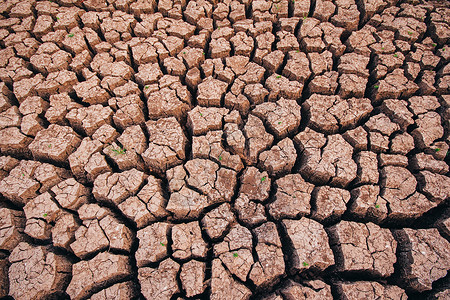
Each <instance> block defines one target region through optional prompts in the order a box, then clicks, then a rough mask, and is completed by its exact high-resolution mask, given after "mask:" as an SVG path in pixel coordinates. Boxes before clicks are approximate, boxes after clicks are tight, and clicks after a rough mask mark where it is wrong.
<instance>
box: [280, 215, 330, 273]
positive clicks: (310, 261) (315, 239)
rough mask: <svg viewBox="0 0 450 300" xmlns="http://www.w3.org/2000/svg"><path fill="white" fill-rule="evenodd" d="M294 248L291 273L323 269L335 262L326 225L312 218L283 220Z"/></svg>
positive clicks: (291, 258)
mask: <svg viewBox="0 0 450 300" xmlns="http://www.w3.org/2000/svg"><path fill="white" fill-rule="evenodd" d="M282 224H283V227H284V229H285V231H286V234H287V236H288V238H289V242H290V244H291V246H290V247H291V248H292V250H291V251H292V256H291V257H290V260H291V263H290V264H291V270H290V272H291V273H298V272H300V273H301V272H304V271H306V270H309V269H312V270H314V271H323V270H325V269H326V268H328V267H329V266H332V265H334V264H335V260H334V256H333V252H332V251H331V248H330V246H328V236H327V234H326V232H325V229H324V227H323V226H322V225H321V224H320V223H318V222H316V221H314V220H311V219H308V218H302V219H300V220H287V219H286V220H283V222H282Z"/></svg>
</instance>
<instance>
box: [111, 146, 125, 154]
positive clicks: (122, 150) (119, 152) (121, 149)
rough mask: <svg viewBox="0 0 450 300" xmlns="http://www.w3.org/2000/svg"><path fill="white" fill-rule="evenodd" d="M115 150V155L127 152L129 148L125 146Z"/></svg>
mask: <svg viewBox="0 0 450 300" xmlns="http://www.w3.org/2000/svg"><path fill="white" fill-rule="evenodd" d="M112 151H113V152H115V153H116V154H115V155H119V154H125V152H127V150H126V149H125V148H120V147H119V149H114V148H113V149H112Z"/></svg>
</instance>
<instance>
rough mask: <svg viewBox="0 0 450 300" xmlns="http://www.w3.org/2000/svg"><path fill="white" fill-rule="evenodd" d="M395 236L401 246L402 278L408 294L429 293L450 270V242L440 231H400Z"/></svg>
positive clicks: (434, 229) (395, 232) (408, 229)
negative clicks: (449, 253)
mask: <svg viewBox="0 0 450 300" xmlns="http://www.w3.org/2000/svg"><path fill="white" fill-rule="evenodd" d="M394 236H395V238H396V240H397V242H398V246H399V250H400V252H399V257H398V260H399V264H400V274H401V278H402V280H403V282H404V286H405V288H406V289H408V290H414V291H418V292H421V291H426V290H431V289H432V283H433V282H434V281H436V280H438V279H439V278H442V277H444V276H445V275H446V274H447V270H448V262H449V259H448V252H447V251H446V249H448V247H449V242H448V241H447V240H446V239H444V238H443V237H441V236H440V235H439V232H438V230H437V229H436V228H430V229H418V230H414V229H410V228H404V229H398V230H395V231H394Z"/></svg>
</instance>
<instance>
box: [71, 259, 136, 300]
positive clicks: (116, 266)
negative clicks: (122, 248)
mask: <svg viewBox="0 0 450 300" xmlns="http://www.w3.org/2000/svg"><path fill="white" fill-rule="evenodd" d="M72 272H76V273H74V276H73V277H72V279H71V281H70V284H69V286H68V287H67V290H66V292H67V294H69V296H70V297H71V298H72V299H82V298H84V297H87V296H89V295H90V294H91V293H92V292H93V291H94V290H95V289H97V288H98V287H101V286H104V285H105V284H111V283H114V282H115V281H118V280H121V279H123V278H125V277H126V276H128V275H129V274H130V273H131V267H130V265H129V262H128V257H127V256H125V255H115V254H110V253H107V252H102V253H99V254H97V255H96V256H95V257H94V258H92V259H90V260H83V261H80V262H78V263H76V264H74V265H73V266H72Z"/></svg>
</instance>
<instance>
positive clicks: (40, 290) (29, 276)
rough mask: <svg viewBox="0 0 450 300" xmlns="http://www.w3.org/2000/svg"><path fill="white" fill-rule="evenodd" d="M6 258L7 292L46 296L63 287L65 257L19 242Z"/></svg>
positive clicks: (67, 265)
mask: <svg viewBox="0 0 450 300" xmlns="http://www.w3.org/2000/svg"><path fill="white" fill-rule="evenodd" d="M9 261H10V263H11V266H10V267H9V280H10V285H9V295H10V296H12V297H14V298H17V299H38V298H46V297H49V296H51V295H52V294H55V293H57V292H62V291H64V289H65V288H66V286H67V284H68V282H69V280H70V272H71V269H72V264H71V263H70V262H69V260H68V259H67V258H65V257H64V256H62V255H56V254H54V253H53V252H49V251H48V250H47V249H46V248H45V247H43V246H38V247H34V246H32V245H30V244H28V243H24V242H22V243H19V244H18V245H17V247H15V248H14V250H13V251H12V252H11V255H10V256H9Z"/></svg>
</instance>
